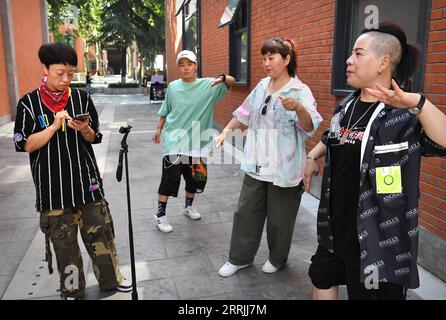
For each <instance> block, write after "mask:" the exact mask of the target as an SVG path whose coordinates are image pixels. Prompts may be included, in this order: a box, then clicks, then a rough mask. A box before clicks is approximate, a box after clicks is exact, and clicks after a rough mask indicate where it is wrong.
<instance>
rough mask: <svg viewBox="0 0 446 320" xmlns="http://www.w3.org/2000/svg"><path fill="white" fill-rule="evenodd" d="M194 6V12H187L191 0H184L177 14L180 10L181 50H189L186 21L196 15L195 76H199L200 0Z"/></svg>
mask: <svg viewBox="0 0 446 320" xmlns="http://www.w3.org/2000/svg"><path fill="white" fill-rule="evenodd" d="M196 1H197V4H196V8H195V12H193V13H192V14H190V13H189V10H190V7H189V5H190V2H191V0H185V1H183V3H182V4H181V6H180V9H179V10H178V12H177V15H178V14H179V13H180V12H181V28H182V31H183V32H182V40H181V45H182V47H183V50H190V48H189V44H188V37H187V30H186V22H187V21H189V20H190V19H192V18H193V16H194V15H196V18H197V35H196V36H197V39H196V40H197V52H196V56H197V66H198V68H197V76H198V77H199V78H200V77H201V70H202V68H201V32H200V31H201V0H196Z"/></svg>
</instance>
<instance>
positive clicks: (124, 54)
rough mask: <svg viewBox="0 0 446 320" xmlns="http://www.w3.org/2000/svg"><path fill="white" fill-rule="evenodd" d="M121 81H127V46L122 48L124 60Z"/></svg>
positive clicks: (122, 61)
mask: <svg viewBox="0 0 446 320" xmlns="http://www.w3.org/2000/svg"><path fill="white" fill-rule="evenodd" d="M121 64H122V65H121V83H125V79H126V75H127V48H126V47H124V48H122V60H121Z"/></svg>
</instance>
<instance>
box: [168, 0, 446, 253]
mask: <svg viewBox="0 0 446 320" xmlns="http://www.w3.org/2000/svg"><path fill="white" fill-rule="evenodd" d="M167 2H172V1H167ZM226 3H227V1H219V0H206V1H201V24H202V26H201V36H202V42H201V49H202V57H201V58H202V76H215V75H217V74H219V73H221V72H228V69H229V56H228V55H229V49H228V43H229V28H228V26H226V27H223V28H218V27H217V25H218V23H219V21H220V18H221V15H222V13H223V10H224V8H225V5H226ZM335 9H336V1H335V0H317V1H309V0H300V1H295V0H283V1H267V0H255V1H251V42H250V44H251V51H250V60H251V61H250V63H251V82H250V86H249V87H235V88H233V89H232V92H231V93H230V94H228V95H226V96H225V98H224V99H223V100H222V102H220V104H219V105H218V107H217V109H216V112H215V121H216V123H217V125H218V126H224V125H226V123H228V121H229V120H230V119H231V114H232V112H233V110H235V109H236V108H237V107H238V106H239V105H240V104H241V103H242V101H243V100H244V99H245V98H246V96H247V95H248V94H249V92H250V91H251V90H252V88H253V87H254V86H255V85H256V84H257V83H258V81H259V80H260V79H261V78H262V77H264V72H263V68H262V59H261V55H260V48H261V45H262V43H263V41H264V40H266V39H268V38H272V37H275V36H287V37H291V38H293V39H295V40H296V42H297V51H298V70H297V71H298V72H297V74H298V76H299V78H300V79H301V80H302V81H303V82H304V83H306V84H307V85H309V86H310V88H311V90H312V92H313V94H314V96H315V98H316V100H317V102H318V110H319V112H320V113H321V115H322V116H323V118H324V122H323V123H322V125H321V127H320V128H319V130H318V133H317V134H316V137H315V138H312V139H309V140H308V143H307V150H310V149H311V148H312V147H313V146H314V145H315V144H316V143H317V142H318V141H319V138H320V136H321V133H322V132H323V131H324V130H325V129H326V128H327V127H328V124H329V120H330V118H331V115H332V111H333V107H334V105H335V102H336V100H337V99H339V98H340V97H335V96H333V95H332V94H331V78H332V75H331V73H332V59H333V48H334V46H333V40H334V39H333V38H334V31H335V30H334V28H335ZM170 23H172V21H169V20H167V24H170ZM429 28H430V29H429V37H428V41H429V45H428V48H427V51H428V54H427V57H426V78H425V88H424V89H425V90H424V92H425V94H426V96H427V97H428V98H429V99H431V100H432V101H433V102H434V103H435V104H436V105H437V106H439V107H440V109H441V110H442V111H443V112H446V1H445V0H433V1H432V9H431V19H430V27H429ZM173 37H174V35H172V34H171V33H167V43H172V42H174V38H173ZM169 45H171V44H169ZM169 45H168V46H169ZM169 59H170V60H171V61H172V56H170V57H169V56H168V60H169ZM173 61H174V60H173ZM168 68H169V69H170V70H169V69H168V72H169V73H170V72H172V71H171V70H172V67H171V65H170V64H168ZM170 79H172V78H170ZM445 211H446V159H439V158H424V159H423V163H422V172H421V197H420V226H421V228H422V229H424V230H425V231H427V232H428V233H429V234H430V235H432V236H434V237H437V238H438V239H441V240H442V241H443V243H444V245H443V248H444V249H443V250H446V242H445V240H446V216H445V214H444V212H445ZM443 252H444V251H443Z"/></svg>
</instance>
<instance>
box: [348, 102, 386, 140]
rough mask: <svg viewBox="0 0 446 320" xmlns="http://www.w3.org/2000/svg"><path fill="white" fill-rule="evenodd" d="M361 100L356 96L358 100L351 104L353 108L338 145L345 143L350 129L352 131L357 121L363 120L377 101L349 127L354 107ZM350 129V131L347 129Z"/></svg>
mask: <svg viewBox="0 0 446 320" xmlns="http://www.w3.org/2000/svg"><path fill="white" fill-rule="evenodd" d="M360 98H361V96H358V98H357V99H356V101H355V103H354V104H353V108H352V113H351V114H350V118H349V119H348V123H347V127H346V129H345V131H344V133H343V134H342V137H341V139H340V140H339V144H344V143H345V141H347V138H348V135H349V134H350V132H351V129H353V128H354V127H355V126H356V125H357V124H358V123H359V121H361V119H362V118H364V116H365V115H366V114H367V112H369V111H370V109H372V107H373V106H374V105H375V104H376V103H377V102H379V101H375V102H374V103H372V104H371V105H370V107H368V109H367V110H366V111H365V112H364V113H363V114H362V116H361V117H360V118H359V119H358V120H357V121H356V122H355V123H354V124H353V125H352V126H351V127H350V121H351V120H352V117H353V112H355V107H356V103H357V102H358V100H359V99H360ZM349 127H350V129H349Z"/></svg>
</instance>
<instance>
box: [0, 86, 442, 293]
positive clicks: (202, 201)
mask: <svg viewBox="0 0 446 320" xmlns="http://www.w3.org/2000/svg"><path fill="white" fill-rule="evenodd" d="M93 100H94V102H95V104H96V106H97V109H98V111H99V112H100V121H101V131H102V133H103V134H104V138H103V143H102V144H100V145H97V146H95V147H94V148H95V152H96V155H97V158H98V163H99V166H100V169H101V171H102V175H103V177H104V185H105V192H106V197H107V200H108V201H109V203H110V208H111V212H112V216H113V218H114V223H115V229H116V243H117V247H118V253H119V256H120V262H121V264H122V266H123V270H124V273H126V274H127V275H128V276H129V275H130V271H129V261H130V258H129V249H128V231H127V225H128V224H127V203H126V192H125V190H126V189H125V179H123V182H121V183H118V182H117V181H116V178H115V173H116V165H117V160H118V153H119V149H120V141H121V138H122V135H121V134H119V133H118V129H119V127H120V126H121V125H124V124H125V123H126V122H127V121H128V122H129V123H130V124H131V125H132V126H133V129H132V132H131V134H130V135H129V138H128V145H129V169H130V180H131V181H130V188H131V197H132V219H133V225H134V240H135V255H136V262H137V280H138V292H139V298H140V299H231V300H232V299H284V300H286V299H311V288H312V285H311V282H310V280H309V278H308V276H307V271H308V266H309V264H310V257H311V255H312V254H313V252H314V251H315V248H316V216H315V213H316V211H317V204H318V200H317V199H316V198H314V197H312V196H311V195H309V194H304V196H303V200H302V205H301V207H300V210H299V214H298V217H297V223H296V227H295V232H294V238H293V243H292V247H291V252H290V256H289V261H288V263H287V266H286V267H285V268H284V269H283V270H281V271H279V272H277V273H275V274H271V275H267V274H264V273H262V272H261V267H262V264H263V263H264V262H265V261H266V260H267V258H268V249H267V244H266V239H265V237H263V238H262V242H261V246H260V249H259V252H258V254H257V257H256V259H255V261H254V264H253V266H252V267H249V268H247V269H245V270H242V271H240V272H239V273H237V274H236V275H235V276H233V277H231V278H228V279H223V278H221V277H219V276H218V275H217V270H218V268H219V267H220V266H221V265H222V264H223V263H224V262H225V261H226V259H227V256H228V251H229V241H230V235H231V228H232V218H233V212H234V209H235V206H236V203H237V200H238V195H239V192H240V188H241V184H242V178H243V174H242V173H241V172H240V170H239V165H238V164H231V165H219V164H212V165H210V166H209V177H210V179H209V181H208V185H207V187H206V190H205V192H204V193H203V194H202V195H198V196H197V198H196V200H195V202H194V205H196V207H197V209H198V210H199V211H200V212H201V214H202V216H203V218H202V219H201V220H199V221H191V220H190V219H188V218H187V217H185V216H184V215H183V214H182V205H183V202H184V191H180V196H179V198H177V199H171V200H170V201H169V203H168V206H167V214H168V216H169V219H170V221H171V223H172V225H173V227H174V232H172V233H169V234H163V233H161V232H159V231H158V229H157V228H156V226H155V225H154V223H153V217H152V216H153V213H154V205H155V204H156V194H157V188H158V184H159V180H160V176H161V161H160V159H161V146H160V145H154V144H153V143H152V142H151V136H152V134H153V130H154V128H155V126H156V123H157V121H158V116H157V111H158V109H159V104H149V103H148V97H147V96H144V95H133V96H100V95H94V96H93ZM12 125H13V124H12V123H8V124H6V125H4V126H1V127H0V148H1V150H4V151H3V152H2V154H1V156H0V164H1V166H0V173H1V176H2V179H1V181H0V196H1V205H0V296H1V297H2V299H59V297H58V292H57V288H58V280H57V276H56V275H54V274H53V275H52V276H49V275H48V271H47V266H46V263H45V262H44V261H43V260H42V258H43V257H44V242H43V235H42V234H41V232H40V231H39V230H38V216H37V214H36V213H35V210H34V208H33V206H34V196H35V195H34V192H35V190H34V186H33V183H32V178H31V175H30V170H29V164H28V157H27V155H26V154H19V153H14V151H13V143H12V139H11V136H12V134H11V132H12ZM226 147H227V148H229V147H228V145H227V146H226ZM183 187H184V182H182V187H181V188H183ZM80 243H81V242H80ZM81 248H82V249H83V257H84V265H85V266H86V268H85V270H87V273H88V274H87V296H86V298H87V299H130V295H129V294H123V293H115V294H111V295H110V294H108V295H106V294H104V293H102V292H100V291H99V289H98V286H97V282H96V280H95V279H94V276H93V273H92V268H91V263H90V262H89V259H88V256H87V255H86V252H85V249H84V248H83V245H81ZM340 298H341V299H345V298H346V293H345V289H344V288H341V294H340ZM421 298H427V299H446V285H445V284H444V283H443V282H440V281H438V279H436V278H435V277H432V276H431V275H430V274H428V273H426V272H422V279H421V288H420V289H417V290H416V291H409V299H421Z"/></svg>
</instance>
